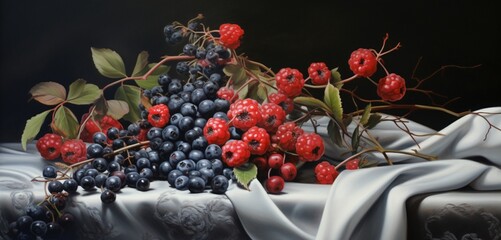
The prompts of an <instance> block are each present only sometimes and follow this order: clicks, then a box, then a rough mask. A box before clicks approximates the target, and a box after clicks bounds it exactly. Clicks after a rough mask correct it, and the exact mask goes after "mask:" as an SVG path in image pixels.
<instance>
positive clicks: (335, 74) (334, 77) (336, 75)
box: [331, 68, 343, 89]
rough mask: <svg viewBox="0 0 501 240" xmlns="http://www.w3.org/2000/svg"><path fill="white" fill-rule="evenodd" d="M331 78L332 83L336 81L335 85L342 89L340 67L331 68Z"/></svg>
mask: <svg viewBox="0 0 501 240" xmlns="http://www.w3.org/2000/svg"><path fill="white" fill-rule="evenodd" d="M331 78H332V83H334V86H335V87H336V88H338V89H341V87H343V84H342V83H341V80H342V79H341V73H339V71H338V68H334V69H332V70H331Z"/></svg>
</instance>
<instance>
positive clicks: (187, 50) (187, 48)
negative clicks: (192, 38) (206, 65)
mask: <svg viewBox="0 0 501 240" xmlns="http://www.w3.org/2000/svg"><path fill="white" fill-rule="evenodd" d="M196 51H197V48H196V47H195V45H193V44H191V43H187V44H185V45H184V47H183V53H184V54H185V55H188V56H195V52H196Z"/></svg>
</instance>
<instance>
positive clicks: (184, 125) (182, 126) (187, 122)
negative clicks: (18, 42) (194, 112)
mask: <svg viewBox="0 0 501 240" xmlns="http://www.w3.org/2000/svg"><path fill="white" fill-rule="evenodd" d="M177 126H178V127H179V131H180V132H183V133H184V132H186V131H188V130H190V129H192V128H193V127H194V126H195V120H193V118H192V117H188V116H186V117H182V118H181V119H180V120H179V123H178V124H177Z"/></svg>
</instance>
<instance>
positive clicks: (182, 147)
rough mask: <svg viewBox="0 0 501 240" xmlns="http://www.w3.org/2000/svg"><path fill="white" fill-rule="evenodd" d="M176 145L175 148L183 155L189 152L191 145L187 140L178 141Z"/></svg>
mask: <svg viewBox="0 0 501 240" xmlns="http://www.w3.org/2000/svg"><path fill="white" fill-rule="evenodd" d="M176 145H177V150H178V151H181V152H183V153H184V154H185V155H187V154H188V153H190V151H191V145H190V144H189V143H187V142H183V141H179V143H177V144H176Z"/></svg>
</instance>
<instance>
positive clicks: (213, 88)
mask: <svg viewBox="0 0 501 240" xmlns="http://www.w3.org/2000/svg"><path fill="white" fill-rule="evenodd" d="M203 89H204V93H205V95H206V96H207V97H209V98H210V97H214V96H216V93H217V90H219V85H218V84H217V83H215V82H213V81H207V82H205V84H204V86H203Z"/></svg>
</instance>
